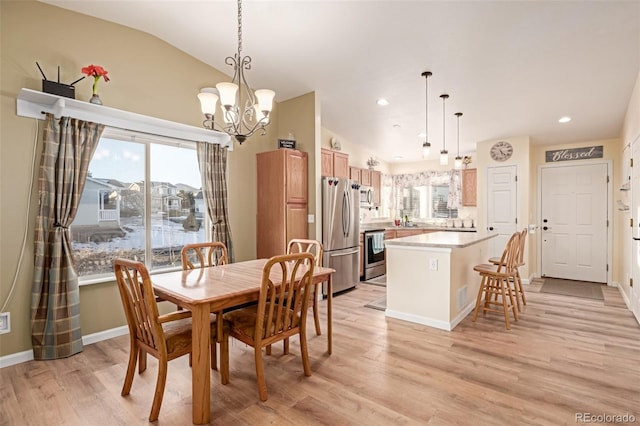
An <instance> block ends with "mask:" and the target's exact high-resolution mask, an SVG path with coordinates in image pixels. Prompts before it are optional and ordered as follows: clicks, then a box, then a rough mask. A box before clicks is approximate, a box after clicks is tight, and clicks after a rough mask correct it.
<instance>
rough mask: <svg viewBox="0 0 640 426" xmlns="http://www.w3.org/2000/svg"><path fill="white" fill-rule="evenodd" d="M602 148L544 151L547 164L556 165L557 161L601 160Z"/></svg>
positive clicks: (590, 147)
mask: <svg viewBox="0 0 640 426" xmlns="http://www.w3.org/2000/svg"><path fill="white" fill-rule="evenodd" d="M602 153H603V147H602V145H600V146H588V147H584V148H571V149H556V150H554V151H545V158H546V161H547V163H557V162H558V161H574V160H590V159H592V158H602Z"/></svg>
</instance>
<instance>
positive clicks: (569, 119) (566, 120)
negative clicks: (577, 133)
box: [558, 116, 571, 123]
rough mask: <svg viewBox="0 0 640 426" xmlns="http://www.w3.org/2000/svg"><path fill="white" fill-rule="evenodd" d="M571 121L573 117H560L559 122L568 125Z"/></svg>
mask: <svg viewBox="0 0 640 426" xmlns="http://www.w3.org/2000/svg"><path fill="white" fill-rule="evenodd" d="M570 121H571V117H566V116H565V117H560V119H559V120H558V123H568V122H570Z"/></svg>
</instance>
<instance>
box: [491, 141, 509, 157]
mask: <svg viewBox="0 0 640 426" xmlns="http://www.w3.org/2000/svg"><path fill="white" fill-rule="evenodd" d="M489 153H490V154H491V158H493V159H494V160H495V161H506V160H508V159H509V158H511V155H512V154H513V146H511V144H510V143H509V142H506V141H499V142H496V143H494V144H493V146H492V147H491V151H489Z"/></svg>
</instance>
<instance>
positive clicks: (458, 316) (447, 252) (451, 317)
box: [385, 232, 497, 331]
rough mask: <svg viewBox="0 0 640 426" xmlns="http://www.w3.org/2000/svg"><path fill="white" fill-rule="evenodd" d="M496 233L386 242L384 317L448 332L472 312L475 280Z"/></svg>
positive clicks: (477, 282)
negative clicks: (477, 267)
mask: <svg viewBox="0 0 640 426" xmlns="http://www.w3.org/2000/svg"><path fill="white" fill-rule="evenodd" d="M496 236H497V234H495V233H484V232H481V233H476V232H431V233H427V234H421V235H413V236H410V237H404V238H396V239H393V240H386V241H385V248H386V261H387V307H386V310H385V315H386V316H388V317H391V318H397V319H401V320H405V321H411V322H415V323H419V324H424V325H428V326H431V327H435V328H439V329H442V330H449V331H450V330H453V328H454V327H455V326H456V325H458V323H459V322H460V321H462V319H464V317H466V316H467V315H468V314H469V312H471V311H472V310H473V308H474V307H475V300H476V296H477V293H478V287H479V286H480V276H479V275H478V273H477V272H474V270H473V267H474V266H475V265H477V264H479V263H487V258H488V253H489V249H488V247H489V243H488V241H489V239H491V238H493V237H496Z"/></svg>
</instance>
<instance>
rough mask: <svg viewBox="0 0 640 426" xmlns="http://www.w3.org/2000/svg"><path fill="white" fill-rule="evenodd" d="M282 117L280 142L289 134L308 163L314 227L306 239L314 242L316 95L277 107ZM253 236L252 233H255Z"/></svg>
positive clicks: (317, 163)
mask: <svg viewBox="0 0 640 426" xmlns="http://www.w3.org/2000/svg"><path fill="white" fill-rule="evenodd" d="M279 108H280V111H281V115H280V118H279V121H278V129H279V131H280V135H279V136H278V137H279V138H281V139H287V137H288V136H289V134H291V135H293V136H295V138H296V149H298V150H300V151H305V152H306V153H307V155H308V156H309V157H308V161H309V163H308V164H309V173H308V179H309V194H308V197H309V198H308V199H309V205H308V210H307V211H308V214H313V215H314V223H310V224H309V238H311V239H316V235H320V229H319V228H317V227H318V226H319V223H318V211H317V210H318V208H317V207H318V206H319V205H320V202H319V201H318V199H317V197H316V195H317V193H318V191H319V189H320V181H319V179H316V176H320V155H319V154H320V150H319V148H318V149H316V145H319V144H317V143H316V133H317V132H316V126H317V125H318V124H317V123H318V120H316V117H317V116H318V115H319V114H320V112H319V101H318V100H317V96H316V94H315V93H313V92H312V93H307V94H306V95H302V96H298V97H297V98H293V99H289V100H287V101H284V102H281V103H280V104H279ZM254 234H255V233H254Z"/></svg>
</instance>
